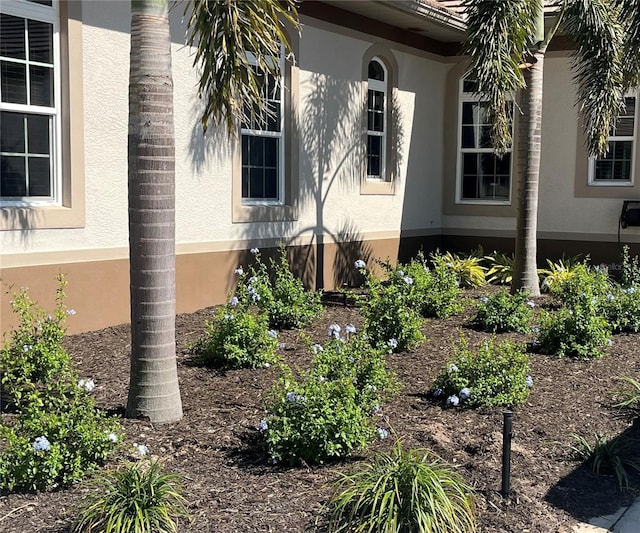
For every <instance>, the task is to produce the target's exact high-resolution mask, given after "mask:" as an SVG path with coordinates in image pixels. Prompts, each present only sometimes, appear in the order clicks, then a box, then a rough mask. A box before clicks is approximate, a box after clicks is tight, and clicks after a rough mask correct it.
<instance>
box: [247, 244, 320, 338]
mask: <svg viewBox="0 0 640 533" xmlns="http://www.w3.org/2000/svg"><path fill="white" fill-rule="evenodd" d="M252 252H253V254H254V256H255V264H253V265H250V266H249V267H248V272H245V271H244V270H243V269H242V268H238V269H236V273H237V274H238V275H239V276H240V280H239V282H238V294H237V296H236V298H237V299H238V300H239V302H240V304H241V305H243V306H245V307H246V306H250V305H256V306H257V307H258V308H259V309H262V310H263V311H265V312H266V313H267V315H268V317H269V325H270V326H271V327H272V328H276V329H294V328H303V327H305V326H308V325H309V324H311V322H312V321H313V319H314V318H316V317H317V316H318V315H319V314H320V313H321V312H322V303H321V301H320V300H321V298H322V294H321V293H320V292H313V291H308V290H307V289H305V287H304V285H303V284H302V281H300V279H298V278H297V277H295V276H294V275H293V272H291V269H290V268H289V262H288V260H287V251H286V249H285V247H284V246H279V248H278V260H277V261H275V260H273V259H271V260H270V267H271V268H270V270H271V276H270V272H269V269H268V268H267V265H266V264H265V263H264V261H262V258H261V255H260V251H259V250H258V248H252Z"/></svg>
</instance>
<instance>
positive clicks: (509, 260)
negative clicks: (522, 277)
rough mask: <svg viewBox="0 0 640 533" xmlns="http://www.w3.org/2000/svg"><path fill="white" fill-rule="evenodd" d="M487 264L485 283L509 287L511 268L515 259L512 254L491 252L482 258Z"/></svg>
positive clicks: (511, 278) (511, 276) (511, 274)
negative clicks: (491, 253)
mask: <svg viewBox="0 0 640 533" xmlns="http://www.w3.org/2000/svg"><path fill="white" fill-rule="evenodd" d="M483 259H484V260H485V261H486V262H487V263H488V264H489V267H488V269H487V273H486V278H487V283H491V284H493V285H510V284H511V281H512V280H513V267H514V265H515V261H516V260H515V257H514V255H513V254H511V255H507V254H503V253H500V252H493V255H487V256H485V257H484V258H483Z"/></svg>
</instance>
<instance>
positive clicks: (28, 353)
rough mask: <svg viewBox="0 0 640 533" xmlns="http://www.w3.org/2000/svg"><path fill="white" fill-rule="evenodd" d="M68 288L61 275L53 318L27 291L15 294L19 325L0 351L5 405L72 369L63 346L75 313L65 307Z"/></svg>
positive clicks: (18, 401) (0, 379)
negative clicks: (69, 316) (63, 340)
mask: <svg viewBox="0 0 640 533" xmlns="http://www.w3.org/2000/svg"><path fill="white" fill-rule="evenodd" d="M66 285H67V283H66V281H65V280H64V278H63V277H62V276H59V277H58V289H57V290H56V305H55V310H54V311H53V315H50V314H48V312H47V311H46V310H45V309H43V308H42V307H41V306H40V305H38V304H37V303H36V302H34V301H33V300H31V298H30V297H29V294H28V293H27V291H26V290H25V289H23V290H21V291H20V292H19V293H17V294H14V295H13V301H12V302H11V307H12V310H13V312H14V313H15V314H16V315H17V316H18V319H19V323H18V326H17V327H16V329H14V330H13V331H11V332H10V333H9V334H8V336H5V338H4V342H3V346H2V348H1V349H0V384H1V388H2V389H3V392H4V394H3V395H2V396H3V401H4V402H8V403H14V404H15V403H18V404H19V403H20V402H21V398H22V396H23V395H26V394H28V393H29V392H31V391H33V390H34V389H36V388H38V387H39V386H41V385H43V384H45V383H49V382H51V381H52V380H55V379H59V377H60V376H61V375H63V374H65V373H66V372H67V371H68V370H69V369H70V368H71V358H70V356H69V354H68V353H67V352H66V350H65V349H64V347H63V346H62V339H63V337H64V333H65V329H66V326H65V321H66V318H67V314H74V313H75V311H74V310H73V309H70V310H66V306H65V304H64V299H65V293H64V288H65V286H66ZM7 337H8V338H7Z"/></svg>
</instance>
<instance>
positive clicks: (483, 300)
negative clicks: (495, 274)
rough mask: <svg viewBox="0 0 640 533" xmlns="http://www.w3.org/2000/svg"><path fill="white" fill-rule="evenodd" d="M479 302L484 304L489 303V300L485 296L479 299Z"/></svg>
mask: <svg viewBox="0 0 640 533" xmlns="http://www.w3.org/2000/svg"><path fill="white" fill-rule="evenodd" d="M480 301H481V302H482V303H483V304H486V303H487V302H488V301H489V298H487V297H486V296H482V297H481V298H480Z"/></svg>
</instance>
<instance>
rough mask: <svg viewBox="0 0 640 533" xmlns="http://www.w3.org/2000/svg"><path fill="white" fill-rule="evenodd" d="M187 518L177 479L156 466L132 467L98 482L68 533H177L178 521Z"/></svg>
mask: <svg viewBox="0 0 640 533" xmlns="http://www.w3.org/2000/svg"><path fill="white" fill-rule="evenodd" d="M188 518H189V514H188V512H187V501H186V500H185V498H184V497H183V496H182V494H181V488H180V485H179V477H178V476H177V475H174V474H166V473H163V472H162V468H161V467H160V465H159V464H158V463H157V462H153V463H151V464H150V465H148V466H146V467H144V468H143V466H142V465H140V464H134V465H130V466H127V467H125V468H123V469H120V470H116V471H115V472H113V473H111V474H109V475H103V476H102V477H101V478H100V479H99V482H98V486H97V490H96V491H94V492H92V493H91V494H90V495H89V496H88V500H87V501H86V503H85V504H84V505H83V506H82V508H81V509H80V511H79V513H78V516H77V517H76V519H75V521H74V524H73V526H72V528H71V533H84V532H90V531H96V532H97V531H100V532H103V533H150V532H153V533H176V532H177V531H178V521H179V520H180V519H188Z"/></svg>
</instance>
